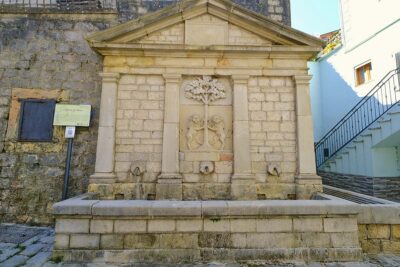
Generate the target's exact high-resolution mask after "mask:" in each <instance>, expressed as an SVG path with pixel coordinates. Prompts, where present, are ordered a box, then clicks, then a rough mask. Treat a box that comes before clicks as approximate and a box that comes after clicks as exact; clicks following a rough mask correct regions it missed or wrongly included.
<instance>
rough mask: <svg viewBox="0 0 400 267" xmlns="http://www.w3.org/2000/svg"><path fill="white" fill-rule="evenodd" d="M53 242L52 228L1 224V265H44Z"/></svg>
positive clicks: (8, 266)
mask: <svg viewBox="0 0 400 267" xmlns="http://www.w3.org/2000/svg"><path fill="white" fill-rule="evenodd" d="M53 243H54V230H53V229H51V228H46V227H27V226H22V225H13V224H0V266H1V267H3V266H4V267H12V266H43V265H44V264H45V263H46V262H47V261H48V259H49V258H50V257H51V252H52V249H53Z"/></svg>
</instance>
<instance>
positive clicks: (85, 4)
mask: <svg viewBox="0 0 400 267" xmlns="http://www.w3.org/2000/svg"><path fill="white" fill-rule="evenodd" d="M115 8H116V0H0V12H7V11H10V12H11V11H29V12H35V11H44V10H48V11H73V12H85V11H96V10H98V11H104V10H114V9H115Z"/></svg>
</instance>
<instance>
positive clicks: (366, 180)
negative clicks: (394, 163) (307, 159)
mask: <svg viewBox="0 0 400 267" xmlns="http://www.w3.org/2000/svg"><path fill="white" fill-rule="evenodd" d="M319 175H320V176H321V177H322V181H323V183H324V184H326V185H330V186H335V187H338V188H343V189H346V190H351V191H355V192H357V193H361V194H366V195H370V196H374V197H379V198H384V199H388V200H391V201H397V202H398V201H400V181H399V178H398V177H368V176H361V175H351V174H341V173H333V172H319Z"/></svg>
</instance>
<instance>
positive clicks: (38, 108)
mask: <svg viewBox="0 0 400 267" xmlns="http://www.w3.org/2000/svg"><path fill="white" fill-rule="evenodd" d="M55 104H56V101H55V100H50V99H45V100H42V99H23V100H21V114H20V122H19V135H18V140H19V141H37V142H50V141H52V138H53V117H54V108H55Z"/></svg>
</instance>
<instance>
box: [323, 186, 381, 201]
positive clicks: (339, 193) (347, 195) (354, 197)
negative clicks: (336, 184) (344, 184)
mask: <svg viewBox="0 0 400 267" xmlns="http://www.w3.org/2000/svg"><path fill="white" fill-rule="evenodd" d="M324 193H325V194H327V195H331V196H334V197H338V198H342V199H345V200H348V201H351V202H354V203H358V204H375V205H378V204H388V201H385V200H380V199H377V198H373V197H369V196H363V195H362V194H358V193H354V192H350V191H348V192H346V191H344V190H342V189H336V188H332V187H329V188H328V187H327V186H324Z"/></svg>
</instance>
